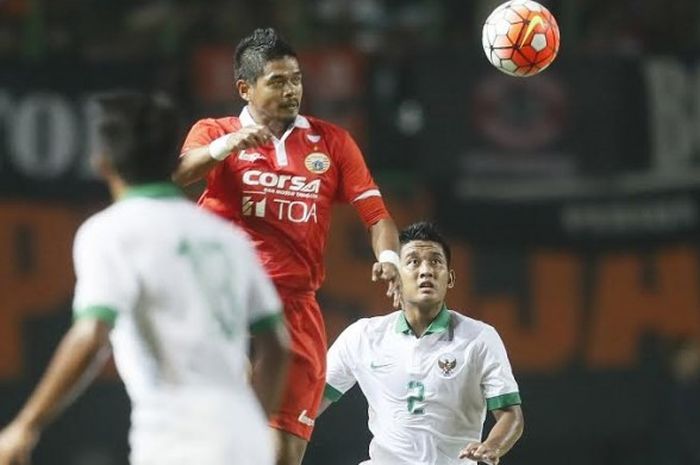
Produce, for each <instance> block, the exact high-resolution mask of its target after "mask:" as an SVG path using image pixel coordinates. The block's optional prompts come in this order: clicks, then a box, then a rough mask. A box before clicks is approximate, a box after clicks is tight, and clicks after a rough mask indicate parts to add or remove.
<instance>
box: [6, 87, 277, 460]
mask: <svg viewBox="0 0 700 465" xmlns="http://www.w3.org/2000/svg"><path fill="white" fill-rule="evenodd" d="M97 108H98V110H99V114H98V115H97V116H98V120H97V130H98V134H97V137H98V141H99V142H100V151H99V153H98V154H96V155H97V156H96V157H95V160H94V161H96V162H97V167H98V168H99V170H100V173H101V174H102V175H103V176H104V178H105V179H106V181H107V183H108V185H109V187H110V190H111V192H112V195H113V197H114V199H115V203H114V204H113V205H112V206H110V207H108V208H106V209H105V210H103V211H102V212H99V213H97V214H96V215H94V216H93V217H91V218H89V219H88V220H87V221H86V222H85V223H84V224H83V225H82V226H81V227H80V229H79V231H78V233H77V235H76V239H75V244H74V262H75V270H76V276H77V284H76V288H75V297H74V316H75V320H74V323H73V325H72V327H71V329H70V330H69V331H68V333H67V334H66V336H65V337H64V339H63V341H62V342H61V344H60V346H59V348H58V349H57V352H56V354H55V356H54V358H53V360H52V362H51V364H50V366H49V368H48V370H47V372H46V374H45V375H44V377H43V378H42V380H41V382H40V383H39V386H38V387H37V389H36V390H35V391H34V393H33V394H32V396H31V397H30V399H29V400H28V402H27V403H26V405H25V406H24V408H23V409H22V410H21V411H20V413H19V414H18V416H17V417H16V419H15V420H14V421H13V422H12V423H10V425H8V426H7V427H6V428H5V429H4V430H3V431H2V432H1V433H0V465H19V464H25V463H28V460H29V454H30V451H31V449H32V447H33V446H34V443H35V442H36V440H37V438H38V436H39V433H40V431H41V430H42V429H43V427H44V426H46V424H47V423H48V421H49V420H50V419H51V418H52V417H54V416H55V415H56V414H58V413H59V410H60V409H61V407H62V406H64V405H65V404H66V403H68V402H69V401H70V400H71V399H72V398H73V396H74V395H75V394H76V393H77V391H78V390H79V388H80V387H81V386H82V385H84V384H85V383H84V381H85V378H88V377H89V376H91V375H93V374H94V373H95V370H94V368H95V367H96V366H100V365H101V362H103V361H104V359H105V357H104V356H103V354H104V352H105V349H107V348H109V342H110V339H111V346H112V349H113V352H114V357H115V362H116V364H117V368H118V370H119V373H120V375H121V377H122V379H123V381H124V384H125V385H126V389H127V392H128V394H129V396H130V398H131V401H132V426H131V431H130V436H129V439H130V445H131V463H132V464H133V465H160V464H162V465H166V464H167V465H192V464H207V465H227V464H232V463H235V464H237V465H272V464H273V463H274V445H273V444H272V438H271V435H270V433H269V430H268V428H267V422H266V418H265V416H266V414H268V413H269V412H271V411H272V410H273V409H274V408H275V407H276V403H277V400H278V398H279V394H280V392H281V387H282V383H283V380H284V375H285V370H286V364H287V358H288V341H287V337H288V336H287V333H286V329H285V328H284V324H282V319H281V313H280V312H281V304H280V300H279V298H278V296H277V294H276V291H275V290H274V288H273V286H272V284H271V282H270V281H269V279H268V278H267V276H266V274H265V272H264V271H263V270H262V267H261V265H260V264H259V263H258V260H257V258H256V255H255V252H254V250H253V248H252V244H249V241H248V240H247V238H246V236H244V234H243V233H242V232H238V231H232V229H231V228H232V226H231V225H230V224H228V223H226V222H224V221H223V220H221V219H219V218H217V217H215V216H214V215H211V214H209V213H206V212H204V211H203V210H201V209H198V208H197V207H196V206H195V205H194V204H192V203H191V202H189V201H188V200H186V199H185V198H184V197H183V196H182V195H181V194H180V192H179V190H178V189H177V188H176V187H175V186H174V185H172V184H170V183H169V182H167V181H168V180H169V178H170V174H171V171H172V168H173V166H172V163H173V162H172V160H175V159H176V158H177V157H174V156H173V154H174V153H177V148H178V147H177V145H178V143H179V140H178V136H179V134H178V126H179V124H178V118H177V113H176V112H175V110H174V108H173V107H172V106H171V105H170V104H169V103H167V101H165V100H164V99H163V98H161V97H154V96H148V95H141V94H135V93H114V94H107V95H104V96H102V97H101V98H99V99H97ZM249 331H250V332H252V333H255V336H254V337H253V338H252V345H253V349H254V351H253V354H254V355H253V356H254V359H253V360H252V364H253V373H252V379H251V381H252V384H253V388H252V389H251V387H250V385H249V383H248V381H247V379H248V377H247V366H248V361H247V348H248V344H249V338H248V334H249ZM256 395H257V399H256ZM258 400H259V401H260V402H258ZM261 406H262V408H261Z"/></svg>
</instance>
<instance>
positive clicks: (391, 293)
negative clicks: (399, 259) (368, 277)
mask: <svg viewBox="0 0 700 465" xmlns="http://www.w3.org/2000/svg"><path fill="white" fill-rule="evenodd" d="M380 279H381V280H384V281H387V282H388V285H387V290H386V295H387V297H391V299H392V305H393V306H394V308H399V305H400V304H401V277H400V276H399V270H397V269H396V266H395V265H394V264H393V263H386V262H376V263H375V264H374V266H372V281H378V280H380Z"/></svg>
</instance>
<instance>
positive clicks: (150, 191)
mask: <svg viewBox="0 0 700 465" xmlns="http://www.w3.org/2000/svg"><path fill="white" fill-rule="evenodd" d="M134 197H149V198H156V199H159V198H167V197H183V193H182V191H181V190H180V188H179V187H177V186H176V185H175V184H173V183H170V182H152V183H147V184H138V185H136V186H130V187H129V188H128V189H127V190H126V192H124V195H122V196H121V198H120V199H119V200H124V199H131V198H134Z"/></svg>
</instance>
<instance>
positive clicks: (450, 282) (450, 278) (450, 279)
mask: <svg viewBox="0 0 700 465" xmlns="http://www.w3.org/2000/svg"><path fill="white" fill-rule="evenodd" d="M447 287H448V289H452V288H453V287H455V270H450V274H449V276H448V277H447Z"/></svg>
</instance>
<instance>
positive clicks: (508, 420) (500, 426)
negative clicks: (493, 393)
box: [459, 405, 525, 465]
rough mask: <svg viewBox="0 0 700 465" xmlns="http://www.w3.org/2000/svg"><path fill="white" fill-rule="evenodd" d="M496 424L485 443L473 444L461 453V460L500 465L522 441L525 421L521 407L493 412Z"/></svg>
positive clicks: (515, 406)
mask: <svg viewBox="0 0 700 465" xmlns="http://www.w3.org/2000/svg"><path fill="white" fill-rule="evenodd" d="M492 412H493V415H494V417H495V418H496V424H495V425H493V428H491V431H490V432H489V435H488V437H487V438H486V440H485V441H484V442H481V443H472V444H469V445H468V446H467V447H465V448H464V449H462V451H461V452H460V453H459V458H460V459H464V458H466V459H470V460H476V461H478V462H484V463H488V464H491V465H498V462H499V461H500V458H501V457H503V456H504V455H505V454H506V453H507V452H508V451H509V450H510V449H511V448H512V447H513V446H514V445H515V443H516V442H517V441H518V439H520V436H522V434H523V430H524V428H525V420H524V418H523V411H522V409H521V408H520V405H511V406H509V407H504V408H503V409H498V410H493V411H492Z"/></svg>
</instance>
